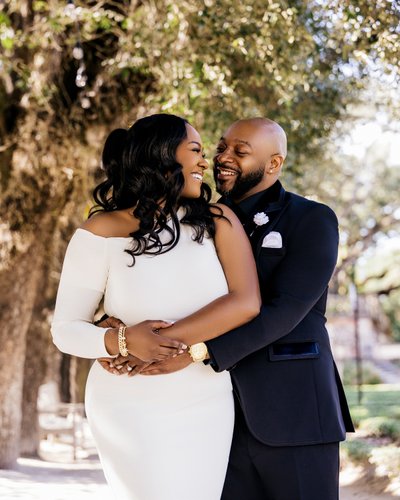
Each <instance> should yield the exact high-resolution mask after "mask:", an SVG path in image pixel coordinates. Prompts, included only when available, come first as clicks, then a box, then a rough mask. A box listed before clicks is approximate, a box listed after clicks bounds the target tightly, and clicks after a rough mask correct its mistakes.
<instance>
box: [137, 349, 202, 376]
mask: <svg viewBox="0 0 400 500" xmlns="http://www.w3.org/2000/svg"><path fill="white" fill-rule="evenodd" d="M191 363H193V361H192V358H191V357H190V354H189V353H188V352H185V353H183V354H180V355H179V356H176V357H175V358H169V359H166V360H164V361H157V362H155V363H151V364H150V365H148V366H147V367H146V368H144V369H142V370H141V372H140V374H141V375H166V374H168V373H173V372H177V371H179V370H183V369H184V368H186V367H187V366H189V365H190V364H191Z"/></svg>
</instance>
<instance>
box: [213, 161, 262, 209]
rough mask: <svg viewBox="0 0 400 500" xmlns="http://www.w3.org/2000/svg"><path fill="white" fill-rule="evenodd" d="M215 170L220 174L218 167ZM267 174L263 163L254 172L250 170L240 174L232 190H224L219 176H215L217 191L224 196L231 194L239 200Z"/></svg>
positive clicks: (230, 196) (231, 196) (233, 198)
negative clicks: (247, 172)
mask: <svg viewBox="0 0 400 500" xmlns="http://www.w3.org/2000/svg"><path fill="white" fill-rule="evenodd" d="M214 172H216V175H218V168H217V167H216V168H215V170H214ZM264 174H265V167H264V166H263V165H262V166H261V167H259V168H258V169H257V170H255V171H254V172H250V173H249V174H238V176H237V178H236V181H235V183H234V185H233V187H232V189H231V190H230V191H228V190H223V189H222V188H221V185H220V182H219V181H218V179H217V178H215V184H216V186H217V192H218V193H219V194H221V195H223V196H229V198H232V200H237V199H239V198H242V197H243V196H244V195H245V194H246V193H247V192H248V191H250V189H252V188H253V187H255V186H257V184H259V183H260V182H261V181H262V180H263V178H264Z"/></svg>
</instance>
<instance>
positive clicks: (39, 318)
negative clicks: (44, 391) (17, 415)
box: [20, 236, 55, 456]
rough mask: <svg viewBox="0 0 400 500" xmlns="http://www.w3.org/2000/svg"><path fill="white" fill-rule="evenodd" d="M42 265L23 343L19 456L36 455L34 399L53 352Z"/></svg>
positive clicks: (47, 287)
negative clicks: (30, 318)
mask: <svg viewBox="0 0 400 500" xmlns="http://www.w3.org/2000/svg"><path fill="white" fill-rule="evenodd" d="M50 237H51V236H50ZM45 262H46V264H45V266H44V268H43V270H42V279H40V282H41V284H42V286H41V293H38V294H37V296H36V302H35V307H34V310H33V314H32V321H31V326H30V328H29V330H28V335H27V339H26V355H25V366H24V382H23V398H22V423H21V441H20V454H21V455H24V456H37V455H38V451H39V444H40V435H39V422H38V412H37V399H38V393H39V387H40V385H41V384H42V383H43V382H44V381H45V377H46V372H47V367H48V363H49V360H50V359H51V354H52V353H51V351H54V349H53V348H52V344H51V336H50V324H49V312H50V310H51V307H52V303H53V298H54V293H55V292H54V290H53V288H54V287H52V286H51V284H50V283H49V281H50V280H49V262H50V259H45Z"/></svg>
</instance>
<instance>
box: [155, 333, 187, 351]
mask: <svg viewBox="0 0 400 500" xmlns="http://www.w3.org/2000/svg"><path fill="white" fill-rule="evenodd" d="M160 345H161V346H162V347H167V348H169V349H175V350H178V351H182V352H183V351H185V350H186V349H187V348H188V346H187V345H186V344H184V343H183V342H180V341H179V340H173V339H169V338H168V337H163V336H161V335H160Z"/></svg>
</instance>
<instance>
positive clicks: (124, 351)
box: [118, 326, 129, 358]
mask: <svg viewBox="0 0 400 500" xmlns="http://www.w3.org/2000/svg"><path fill="white" fill-rule="evenodd" d="M125 331H126V326H120V327H119V328H118V350H119V353H120V354H121V356H123V357H124V358H126V357H127V356H128V355H129V352H128V347H127V345H126V337H125Z"/></svg>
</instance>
